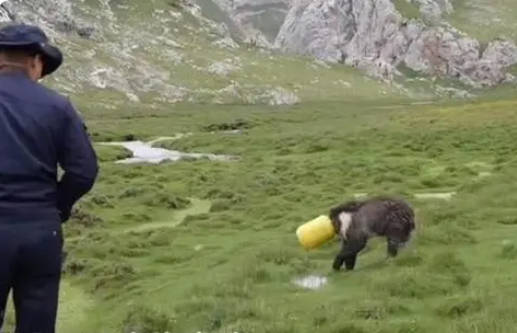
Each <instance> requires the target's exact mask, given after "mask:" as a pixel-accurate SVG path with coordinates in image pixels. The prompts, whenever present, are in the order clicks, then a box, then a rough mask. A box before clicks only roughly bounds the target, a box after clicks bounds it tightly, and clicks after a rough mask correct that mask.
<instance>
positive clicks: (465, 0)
mask: <svg viewBox="0 0 517 333" xmlns="http://www.w3.org/2000/svg"><path fill="white" fill-rule="evenodd" d="M452 5H453V6H454V9H455V10H454V12H453V13H452V14H451V15H450V17H449V18H448V19H447V20H448V21H450V23H452V24H453V25H454V26H455V27H457V28H459V29H460V30H462V31H464V32H466V33H467V34H469V35H470V36H472V37H474V38H477V39H479V40H480V41H481V42H488V41H491V40H493V39H495V38H499V37H505V38H510V39H512V40H514V41H517V32H516V31H517V30H516V28H517V24H516V22H515V17H516V15H517V3H516V2H515V1H513V0H453V1H452Z"/></svg>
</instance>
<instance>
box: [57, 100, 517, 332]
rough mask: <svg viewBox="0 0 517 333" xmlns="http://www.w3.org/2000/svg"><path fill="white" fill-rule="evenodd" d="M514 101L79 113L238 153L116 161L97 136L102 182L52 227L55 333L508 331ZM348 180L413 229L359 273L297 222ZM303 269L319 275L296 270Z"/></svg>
mask: <svg viewBox="0 0 517 333" xmlns="http://www.w3.org/2000/svg"><path fill="white" fill-rule="evenodd" d="M516 106H517V100H515V99H512V98H508V97H507V98H501V97H500V98H498V99H497V100H495V99H493V98H487V99H486V100H482V101H478V102H476V103H471V104H447V105H412V104H410V103H391V104H389V105H388V104H386V103H382V104H379V103H378V102H376V101H369V102H364V101H363V102H356V103H352V102H350V103H314V104H302V105H298V106H296V107H288V108H287V107H284V108H268V107H257V106H209V105H206V106H202V105H198V106H193V105H177V106H165V105H163V106H161V107H160V108H157V109H154V110H152V111H150V110H141V109H139V108H134V109H131V108H130V109H129V110H127V111H126V112H125V113H123V114H121V113H119V112H115V111H113V112H111V113H107V111H105V112H104V113H103V114H102V115H100V114H96V113H94V112H91V113H90V112H87V113H86V117H87V120H88V124H89V126H90V130H91V132H92V135H93V137H94V138H95V140H96V141H98V142H99V141H104V140H118V139H121V138H124V137H136V138H141V139H151V138H153V137H156V136H173V135H174V134H177V133H184V132H191V133H192V135H191V136H188V137H185V138H183V139H180V140H179V141H174V142H170V143H167V142H164V143H161V145H164V146H165V147H169V148H174V149H179V150H183V151H195V152H213V153H224V154H233V155H238V156H240V157H241V159H240V160H239V161H232V162H216V163H215V162H209V161H204V160H201V161H183V162H179V163H176V164H169V163H164V164H161V165H156V166H148V165H135V166H128V165H119V164H115V163H113V162H112V161H113V160H114V159H116V158H119V157H123V156H124V154H121V152H120V151H112V150H110V149H108V150H106V149H99V150H98V151H99V154H100V156H101V158H102V160H103V162H102V172H101V176H100V180H99V183H98V185H97V186H96V188H95V190H94V191H93V193H92V194H91V195H89V196H88V197H87V198H85V200H83V201H82V203H81V205H80V212H79V213H77V214H76V216H75V218H74V219H73V220H72V221H70V223H69V224H68V225H67V226H66V233H67V246H66V247H67V250H68V251H69V253H70V254H69V259H68V263H67V268H66V275H65V276H66V285H65V289H64V294H63V298H62V302H63V307H62V309H61V317H60V320H61V324H60V325H61V327H63V330H62V332H74V333H81V332H92V331H94V332H99V333H104V332H106V333H111V332H131V331H132V330H134V331H136V332H155V331H160V332H163V331H166V330H168V331H169V332H198V331H201V332H275V333H277V332H310V331H312V330H313V329H317V330H319V331H321V332H323V331H324V332H436V331H437V330H440V331H442V332H513V329H514V327H515V325H516V319H515V318H516V316H515V313H514V312H515V311H514V310H513V307H511V306H508V305H509V304H512V303H513V302H515V301H517V299H514V298H515V296H513V295H517V293H516V291H517V290H515V286H516V285H517V284H516V282H517V281H516V280H515V270H514V269H513V263H514V260H515V259H516V258H517V240H516V239H515V237H514V236H512V235H513V234H514V228H515V226H516V225H517V222H516V221H515V220H516V217H515V216H516V213H517V211H516V210H515V207H514V206H515V203H514V201H515V195H514V194H512V193H513V191H514V190H515V184H516V183H517V182H515V180H516V179H515V177H516V176H515V175H517V173H516V171H517V163H516V160H515V157H514V155H515V152H516V150H515V144H514V138H515V135H516V134H517V122H516V121H515V120H516V117H517V113H516V112H515V110H516ZM237 123H239V124H241V125H242V124H245V125H246V126H244V127H245V128H244V129H243V133H242V134H229V133H225V132H212V131H213V130H214V129H216V128H218V127H220V128H227V127H231V125H232V124H237ZM210 125H215V126H210ZM221 125H227V126H221ZM118 156H119V157H118ZM450 192H456V193H457V194H456V196H453V199H452V200H451V201H445V200H429V199H428V200H424V199H416V198H415V197H414V195H415V194H425V193H450ZM358 193H371V194H382V193H387V194H393V195H401V196H404V197H405V198H407V199H408V200H409V201H410V202H411V203H412V204H413V205H414V206H415V207H416V209H417V214H418V220H419V226H418V231H417V236H416V239H415V240H414V241H413V243H412V245H411V246H410V248H409V249H407V250H406V251H405V252H404V253H403V254H402V255H401V256H400V257H399V258H397V259H396V260H393V261H390V262H383V258H384V255H385V254H384V251H385V245H384V243H383V242H382V240H376V241H374V242H372V243H371V245H370V246H369V248H368V250H367V251H365V253H364V254H362V255H361V256H360V259H359V264H358V269H357V271H355V272H353V273H345V272H343V273H333V272H331V270H330V265H331V260H332V257H333V255H334V254H335V253H336V251H337V249H338V244H337V243H335V242H330V243H329V244H327V245H326V246H324V247H323V248H321V249H319V250H316V251H314V252H310V253H306V252H305V251H303V250H302V249H301V247H300V246H299V244H298V243H297V241H296V238H295V234H294V231H295V229H296V227H297V226H298V225H300V224H301V223H303V222H305V221H307V220H309V219H311V218H313V217H315V216H317V215H319V214H321V213H326V212H327V210H328V208H329V207H330V206H332V205H334V204H336V203H339V202H341V201H342V200H346V199H350V198H352V197H353V196H354V194H358ZM311 274H315V275H319V276H327V277H328V279H329V282H328V284H327V285H326V286H325V287H323V288H322V289H320V290H312V291H311V290H304V289H301V288H300V287H297V286H296V285H294V284H293V283H292V281H293V280H294V279H296V278H299V277H304V276H307V275H311ZM74 309H79V310H75V311H74ZM81 309H88V319H87V320H84V318H83V317H82V316H83V310H81ZM74 316H78V317H77V318H78V319H77V320H71V319H70V317H72V318H74ZM81 318H83V319H81Z"/></svg>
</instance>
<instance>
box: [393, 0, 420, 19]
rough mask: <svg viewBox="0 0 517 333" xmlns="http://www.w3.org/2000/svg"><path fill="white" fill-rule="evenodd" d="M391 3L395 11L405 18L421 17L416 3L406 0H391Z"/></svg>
mask: <svg viewBox="0 0 517 333" xmlns="http://www.w3.org/2000/svg"><path fill="white" fill-rule="evenodd" d="M393 4H394V5H395V8H397V11H398V12H399V13H400V14H402V16H403V17H405V18H407V19H419V18H421V15H420V9H419V8H418V6H417V5H415V4H414V3H412V2H408V1H407V0H393Z"/></svg>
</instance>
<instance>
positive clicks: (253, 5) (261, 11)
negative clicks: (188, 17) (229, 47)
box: [198, 0, 293, 48]
mask: <svg viewBox="0 0 517 333" xmlns="http://www.w3.org/2000/svg"><path fill="white" fill-rule="evenodd" d="M292 1H293V0H200V1H198V4H199V5H200V6H201V7H202V8H206V9H207V11H208V10H209V9H212V12H211V13H210V14H208V15H209V16H211V17H210V18H211V19H217V16H219V17H221V15H217V14H216V13H217V9H215V10H214V9H213V5H214V4H215V5H216V6H218V7H219V9H220V10H222V11H224V12H225V13H226V17H225V18H224V19H223V21H224V22H225V23H226V24H228V25H229V26H232V27H233V28H234V29H232V32H233V33H234V38H236V39H238V40H240V41H242V42H244V43H246V44H253V45H257V46H260V47H265V48H270V47H272V45H273V44H274V42H275V39H276V36H277V35H278V32H279V30H280V28H281V27H282V25H283V23H284V20H285V17H286V15H287V12H288V11H289V8H290V5H291V3H292Z"/></svg>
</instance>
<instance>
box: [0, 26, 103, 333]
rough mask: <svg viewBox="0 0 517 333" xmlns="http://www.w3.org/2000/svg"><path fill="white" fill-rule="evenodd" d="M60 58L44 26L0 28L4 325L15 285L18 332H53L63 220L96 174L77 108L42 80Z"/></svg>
mask: <svg viewBox="0 0 517 333" xmlns="http://www.w3.org/2000/svg"><path fill="white" fill-rule="evenodd" d="M62 62H63V56H62V54H61V52H60V51H59V49H57V48H56V47H54V46H52V45H50V44H49V41H48V39H47V36H46V35H45V33H44V32H43V31H42V30H41V29H39V28H37V27H34V26H28V25H21V24H16V25H9V26H6V27H4V28H2V29H0V256H1V258H0V328H1V326H2V321H3V316H4V313H5V307H6V301H7V297H8V294H9V292H10V291H11V290H12V291H13V300H14V305H15V312H16V332H17V333H53V332H54V331H55V329H54V327H55V322H56V313H57V304H58V290H59V283H60V270H61V252H62V246H63V239H62V233H61V223H64V222H66V221H67V220H68V219H69V217H70V212H71V210H72V207H73V205H74V204H75V203H76V202H77V201H78V200H79V199H80V198H81V197H82V196H83V195H85V194H86V193H87V192H88V191H90V190H91V188H92V186H93V184H94V182H95V179H96V177H97V172H98V165H97V158H96V155H95V152H94V150H93V148H92V145H91V143H90V141H89V138H88V135H87V133H86V129H85V126H84V124H83V122H82V120H81V119H80V117H79V115H78V113H77V112H76V111H75V110H74V108H73V106H72V105H71V103H70V102H69V101H68V99H66V98H64V97H62V96H61V95H59V94H57V93H56V92H53V91H52V90H50V89H47V88H45V87H43V86H42V85H40V84H39V83H38V81H39V80H40V79H41V78H43V77H45V76H47V75H49V74H51V73H52V72H54V71H55V70H57V69H58V67H59V66H60V65H61V63H62ZM58 165H59V166H60V167H61V168H62V169H63V170H64V174H63V176H62V177H61V179H60V180H58V175H57V170H58Z"/></svg>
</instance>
